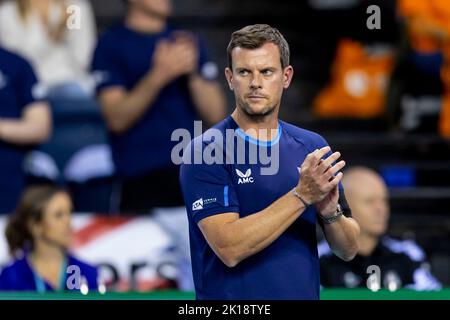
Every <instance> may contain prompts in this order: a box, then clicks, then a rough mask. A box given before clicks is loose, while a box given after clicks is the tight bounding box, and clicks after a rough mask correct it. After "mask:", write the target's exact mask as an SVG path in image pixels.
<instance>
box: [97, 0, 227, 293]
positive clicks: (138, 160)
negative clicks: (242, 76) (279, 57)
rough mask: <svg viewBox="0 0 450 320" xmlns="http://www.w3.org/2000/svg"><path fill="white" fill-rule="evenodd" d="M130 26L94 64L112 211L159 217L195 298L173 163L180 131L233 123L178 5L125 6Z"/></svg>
mask: <svg viewBox="0 0 450 320" xmlns="http://www.w3.org/2000/svg"><path fill="white" fill-rule="evenodd" d="M125 5H126V10H127V11H126V16H125V20H124V21H123V22H122V23H120V24H119V25H117V26H115V27H113V28H112V29H110V30H109V31H107V32H106V33H105V34H104V35H103V36H102V37H101V38H100V40H99V43H98V46H97V48H96V50H95V54H94V60H93V66H92V69H93V73H94V77H95V78H96V79H97V81H98V82H97V96H98V100H99V102H100V105H101V110H102V113H103V116H104V119H105V122H106V125H107V127H108V129H109V133H110V142H111V147H112V157H113V161H114V164H115V168H116V174H117V177H118V187H117V191H116V193H115V196H114V195H113V198H114V199H117V202H118V203H117V204H116V205H112V211H115V212H122V213H152V216H153V218H154V219H155V220H156V221H158V223H160V225H161V226H163V227H164V228H165V229H166V231H168V233H169V234H170V235H172V238H173V241H174V243H175V247H176V248H175V252H173V253H168V254H169V255H172V254H174V255H175V257H174V259H176V261H177V262H176V263H177V265H178V270H179V274H178V276H177V280H178V285H179V288H180V289H182V290H193V281H192V272H191V266H190V256H189V238H188V224H187V219H186V211H185V209H184V206H183V204H184V203H183V197H182V195H181V190H180V187H179V179H178V172H179V168H178V166H176V165H175V164H174V163H173V162H172V159H171V151H172V148H173V147H174V146H175V144H176V142H172V141H171V136H172V133H173V132H174V130H176V129H180V128H182V129H187V130H189V132H190V134H191V136H193V131H194V130H193V129H194V121H195V120H203V121H204V123H203V127H208V126H211V125H213V124H215V123H217V122H218V121H220V120H222V119H223V118H224V116H225V99H224V94H223V92H222V90H221V88H220V85H219V83H218V82H217V81H216V78H217V75H218V68H217V66H216V64H215V63H214V62H212V61H211V60H210V59H209V58H208V55H207V51H206V48H205V46H204V44H203V43H202V41H201V40H200V38H199V37H198V36H197V35H194V34H193V33H191V32H188V31H184V30H180V29H176V28H174V27H172V26H171V25H170V24H169V23H168V21H167V20H168V18H169V16H170V15H171V13H172V3H171V1H170V0H129V1H125Z"/></svg>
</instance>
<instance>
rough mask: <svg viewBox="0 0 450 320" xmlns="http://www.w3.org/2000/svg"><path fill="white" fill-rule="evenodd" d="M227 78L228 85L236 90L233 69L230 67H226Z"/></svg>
mask: <svg viewBox="0 0 450 320" xmlns="http://www.w3.org/2000/svg"><path fill="white" fill-rule="evenodd" d="M225 78H227V82H228V86H229V87H230V90H231V91H233V90H234V87H233V71H232V70H231V69H230V68H228V67H226V68H225Z"/></svg>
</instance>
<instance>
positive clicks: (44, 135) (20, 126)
mask: <svg viewBox="0 0 450 320" xmlns="http://www.w3.org/2000/svg"><path fill="white" fill-rule="evenodd" d="M49 135H50V128H49V126H48V125H47V124H42V123H31V122H29V121H26V120H9V119H0V140H1V141H4V142H8V143H11V144H17V145H32V144H39V143H42V142H44V141H45V140H47V139H48V137H49Z"/></svg>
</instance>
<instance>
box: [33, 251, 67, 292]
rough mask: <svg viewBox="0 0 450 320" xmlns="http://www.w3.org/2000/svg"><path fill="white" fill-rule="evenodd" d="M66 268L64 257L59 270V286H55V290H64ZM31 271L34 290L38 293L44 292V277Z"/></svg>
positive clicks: (45, 289)
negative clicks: (34, 285)
mask: <svg viewBox="0 0 450 320" xmlns="http://www.w3.org/2000/svg"><path fill="white" fill-rule="evenodd" d="M66 270H67V259H66V257H64V260H63V263H62V265H61V270H60V272H59V288H56V290H55V291H58V290H61V291H64V289H65V288H66V274H67V273H66ZM32 271H33V276H34V283H35V284H36V290H37V292H39V293H45V292H46V291H47V288H46V286H45V282H44V279H42V277H41V276H39V275H38V274H37V272H35V271H34V270H32Z"/></svg>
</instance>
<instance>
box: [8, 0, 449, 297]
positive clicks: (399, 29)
mask: <svg viewBox="0 0 450 320" xmlns="http://www.w3.org/2000/svg"><path fill="white" fill-rule="evenodd" d="M94 2H95V0H93V1H88V0H3V1H0V212H1V213H5V214H11V215H12V216H13V217H14V218H15V219H16V220H14V221H15V223H16V226H17V225H18V224H17V218H20V215H23V218H24V219H29V217H28V216H27V215H26V214H25V213H22V212H23V206H22V207H20V206H19V208H22V209H20V210H19V209H17V208H18V204H19V199H20V198H21V195H22V194H23V191H24V190H25V188H26V187H27V186H32V185H42V184H48V183H52V184H56V185H62V186H64V187H65V189H66V190H69V193H66V191H61V190H60V189H56V190H53V189H50V190H47V189H44V190H43V191H42V190H41V191H40V192H41V193H43V194H45V195H46V197H47V198H48V199H47V200H48V201H50V199H53V197H54V196H55V194H56V195H59V196H60V198H64V197H67V196H69V194H70V197H71V200H70V201H69V200H68V199H66V198H64V199H62V200H61V199H60V202H63V203H62V204H60V205H61V206H62V207H63V208H64V210H62V211H63V212H66V211H71V210H72V209H73V210H74V211H75V212H82V211H83V212H101V213H110V214H119V213H120V214H126V213H133V214H147V213H149V212H151V211H152V210H154V209H155V208H182V207H183V199H182V196H181V193H180V190H179V183H178V167H177V166H176V165H175V164H173V163H172V161H171V150H172V148H173V146H174V142H173V141H171V134H172V132H173V131H174V130H175V129H177V128H185V129H187V130H189V132H191V134H192V136H193V134H194V131H193V129H194V127H193V126H194V121H195V120H202V121H203V123H204V125H203V128H204V129H206V128H208V127H209V126H212V125H214V124H215V123H217V122H219V121H220V120H222V119H223V118H224V117H225V116H226V115H227V113H228V110H230V109H231V108H232V107H233V106H230V105H229V100H228V99H227V95H226V91H225V90H224V89H225V86H224V85H223V83H224V82H223V79H222V78H223V77H222V70H223V69H224V67H225V65H223V63H222V62H223V61H217V60H218V59H217V55H216V56H213V55H212V54H211V52H216V51H221V50H222V51H223V54H225V47H224V48H214V47H213V46H212V44H210V43H207V41H205V38H204V37H203V35H202V34H201V33H197V32H194V31H193V30H187V29H185V28H184V27H183V26H182V25H181V26H178V25H177V24H175V23H173V20H172V19H171V16H172V15H173V12H174V5H175V4H177V2H176V1H174V2H173V3H172V1H170V0H124V1H116V2H117V3H116V4H115V6H117V7H120V8H122V9H121V10H122V12H123V16H122V17H120V16H118V17H117V22H115V23H114V24H113V25H111V26H107V27H105V26H103V25H102V26H99V24H98V23H97V22H96V17H97V16H98V14H99V12H94V9H93V8H94ZM111 2H113V1H112V0H111ZM231 2H233V1H231ZM372 2H373V3H375V4H378V5H380V7H381V17H374V19H377V18H378V19H381V24H382V30H381V31H377V30H374V31H373V33H370V32H371V31H370V30H364V31H360V32H354V31H353V32H350V31H348V30H347V31H346V32H342V33H339V32H337V31H334V33H333V32H331V33H332V35H331V36H330V34H329V33H330V30H329V29H326V27H328V28H332V25H333V21H328V22H324V24H325V25H326V27H322V28H325V32H320V31H317V30H316V31H314V30H312V31H311V34H309V35H308V31H305V30H306V28H305V29H303V31H302V32H301V35H302V36H303V37H305V39H313V40H311V41H310V42H307V41H304V40H302V39H300V40H299V43H300V45H299V46H298V47H296V43H297V42H296V41H295V40H293V41H292V42H291V45H292V51H293V53H294V54H295V53H296V52H299V51H301V50H302V48H303V47H302V45H303V46H304V45H305V43H316V44H315V45H312V46H310V48H309V51H305V52H301V53H299V54H298V57H304V58H305V60H301V59H300V60H299V59H297V61H296V62H294V63H296V64H297V65H298V66H299V67H298V68H296V72H297V73H296V75H295V77H297V79H298V82H297V83H298V88H297V87H294V88H293V89H291V91H294V90H296V89H298V90H299V92H301V94H299V95H300V98H299V99H296V98H297V96H295V95H294V99H289V97H288V99H287V100H286V104H288V106H286V108H287V110H289V112H287V113H286V116H287V118H286V119H283V120H286V121H288V122H289V121H293V122H298V121H297V120H298V119H299V117H300V116H299V115H303V114H308V115H310V116H311V117H313V118H315V119H319V120H320V119H324V120H326V119H342V118H345V119H353V120H355V121H358V120H361V119H375V120H381V122H382V123H383V125H384V126H383V130H384V131H385V132H403V133H410V132H426V133H430V134H435V135H436V136H439V137H441V138H442V139H449V138H450V69H449V66H450V2H449V1H448V0H427V1H424V0H397V1H394V0H392V1H387V0H386V1H380V0H379V1H372ZM372 2H370V3H369V2H367V1H364V0H354V1H340V0H337V1H334V2H333V1H319V0H310V1H306V2H305V3H307V4H301V5H300V4H299V7H300V8H304V7H308V10H312V11H313V12H316V14H317V13H318V12H319V13H320V12H321V13H322V14H323V16H324V17H327V13H333V14H335V15H336V16H335V17H338V16H339V15H340V14H342V17H345V14H346V12H351V11H352V10H361V8H367V7H368V6H369V5H370V4H372ZM196 3H202V4H203V5H207V4H208V2H207V1H204V2H201V1H196ZM223 7H224V8H225V9H226V5H225V4H224V6H223ZM225 9H224V10H225ZM200 10H203V11H204V10H205V8H201V9H199V11H200ZM305 10H306V9H305ZM206 12H207V10H206ZM358 12H359V11H358ZM223 15H224V16H226V15H227V14H226V12H224V13H223ZM369 16H370V14H367V13H366V12H365V11H364V14H363V15H359V16H358V17H359V20H358V19H354V21H353V22H351V23H355V24H356V23H360V25H359V27H354V29H358V30H359V29H366V22H365V19H367V18H368V17H369ZM361 17H364V19H362V20H363V23H361V21H360V20H361ZM323 21H325V20H323ZM358 21H359V22H358ZM346 23H349V22H348V21H347V22H346ZM243 24H247V22H246V21H239V22H238V24H237V25H236V28H233V29H237V27H240V26H241V25H243ZM282 28H284V26H282ZM100 29H101V30H102V32H99V31H98V30H100ZM286 29H287V28H286ZM312 29H314V28H312ZM318 29H320V28H318ZM386 29H388V30H386ZM290 32H291V34H292V33H293V34H294V35H295V31H294V28H293V27H292V30H290ZM377 32H378V33H377ZM287 33H288V34H289V31H288V32H287ZM324 34H327V36H325V37H323V36H324ZM367 34H370V36H367ZM372 34H375V36H372ZM315 37H316V38H315ZM291 38H294V36H292V37H291ZM288 41H289V37H288ZM327 41H328V43H327V44H325V45H324V47H321V46H320V44H321V43H324V42H327ZM331 43H332V45H331ZM313 47H314V48H313ZM324 48H325V49H326V50H325V51H327V52H326V53H320V54H318V55H317V56H318V58H317V59H316V60H314V54H315V53H314V52H320V51H321V50H324ZM328 49H330V50H328ZM314 50H316V51H314ZM308 54H309V55H308ZM324 55H329V56H330V58H331V59H328V60H329V61H328V62H327V63H322V61H321V60H320V58H321V56H322V57H323V56H324ZM310 64H311V65H310ZM319 65H320V67H322V69H321V70H322V71H321V72H316V69H317V68H318V66H319ZM294 67H295V66H294ZM315 80H317V81H315ZM303 85H304V86H303ZM354 176H357V179H360V180H361V181H365V180H364V179H368V180H370V179H372V180H375V182H374V183H375V184H377V183H378V184H377V185H379V190H378V191H379V194H380V193H382V195H381V196H380V195H379V194H378V195H377V196H379V199H378V198H376V197H375V198H376V199H375V198H374V199H372V198H373V197H371V195H363V194H356V193H358V192H364V190H363V189H362V188H361V189H359V190H358V187H355V186H354V182H351V181H350V180H349V181H348V184H349V187H348V189H349V190H352V191H351V192H352V193H355V196H354V197H355V200H352V197H351V196H349V202H351V201H354V203H355V205H354V206H355V208H360V207H361V208H362V207H363V205H364V200H360V199H358V197H363V198H364V197H366V198H368V199H369V200H370V199H372V201H373V203H372V204H373V206H375V207H376V206H378V209H377V208H375V209H374V213H371V212H370V210H369V212H368V213H367V214H368V215H370V214H373V215H374V216H377V215H383V212H384V216H383V217H381V218H373V217H372V218H371V217H363V215H364V213H365V210H366V209H364V208H362V209H360V210H358V212H357V213H355V216H356V218H357V219H358V218H360V219H361V222H360V223H361V225H362V230H363V231H364V230H366V231H367V232H366V233H365V236H364V238H363V239H362V240H361V241H362V243H364V244H365V246H362V248H363V249H362V252H361V253H360V255H358V257H357V259H355V262H354V264H353V266H350V264H345V263H344V265H342V264H343V263H342V262H339V261H334V260H335V259H334V260H333V259H332V258H330V257H329V256H327V250H326V248H322V247H319V249H320V250H322V251H320V250H319V251H320V253H321V254H322V258H321V259H322V260H323V261H326V263H327V265H329V266H331V265H332V266H333V267H332V269H333V270H331V269H328V270H326V269H324V270H322V271H323V275H322V279H323V282H324V283H323V285H324V286H325V287H326V286H344V287H357V286H363V285H365V281H364V280H366V279H359V278H358V277H356V276H355V274H361V273H364V274H365V268H367V266H369V265H371V264H376V263H381V264H382V262H376V261H375V260H376V258H377V259H378V258H379V259H391V258H392V259H394V260H395V259H396V260H395V261H396V263H394V264H395V267H394V269H395V270H397V275H396V278H395V281H394V282H395V285H397V286H399V285H401V286H403V285H404V286H407V285H409V286H410V287H414V288H417V289H427V288H428V289H429V288H432V289H436V288H439V287H440V284H439V283H438V281H437V280H436V279H435V278H433V276H432V275H431V274H430V273H429V270H428V269H426V263H427V262H426V259H425V256H424V253H423V252H422V250H421V249H420V248H418V247H417V248H416V247H414V245H413V246H412V247H414V248H416V249H414V248H412V247H411V245H410V244H408V243H403V242H395V240H392V239H389V238H382V236H384V234H385V232H386V226H387V217H388V213H387V211H388V210H387V209H386V207H383V205H386V203H385V202H386V201H387V199H388V196H387V194H386V193H387V191H386V190H385V188H386V187H385V185H384V184H383V183H382V182H381V178H379V177H378V176H376V173H375V172H372V171H368V169H367V171H365V169H361V168H359V170H358V169H356V170H354V171H353V172H352V174H349V177H350V178H351V177H353V178H355V177H354ZM350 178H349V179H350ZM368 183H369V182H368ZM369 189H370V187H368V188H367V190H369ZM380 190H381V191H380ZM44 191H46V192H44ZM373 192H375V193H376V190H375V191H373ZM35 194H39V191H35ZM29 197H30V195H28V198H29ZM26 199H27V198H26V197H25V198H23V199H22V201H25V203H26V202H27V201H29V200H26ZM380 199H381V200H380ZM65 200H67V201H66V202H67V203H65V202H64V201H65ZM369 200H367V201H369ZM72 201H73V203H72ZM358 201H360V202H361V203H363V204H362V205H359V203H358ZM377 201H379V202H381V204H380V203H377ZM69 202H70V203H69ZM367 203H368V202H366V203H365V204H367ZM22 204H23V203H22ZM23 205H24V204H23ZM64 205H66V206H64ZM358 206H360V207H358ZM66 207H68V208H69V209H67V208H66ZM379 207H381V209H379ZM383 208H384V209H383ZM30 210H31V209H30ZM36 210H37V209H36ZM377 210H378V211H381V212H382V213H377V212H378V211H377ZM37 211H39V215H40V216H39V218H38V219H35V220H34V222H39V221H41V220H42V217H41V216H42V214H43V211H42V208H41V209H39V210H37ZM44 211H45V210H44ZM50 211H51V210H50ZM177 212H178V213H177V214H179V215H180V216H182V215H184V214H185V212H184V210H182V209H180V210H178V211H177ZM17 214H19V216H17ZM173 215H174V216H176V214H175V213H174V214H173ZM162 216H164V214H162ZM39 219H40V220H39ZM49 219H51V218H49ZM65 219H67V217H66V218H65ZM363 219H369V220H370V219H374V221H373V223H368V226H367V228H365V227H364V226H365V223H364V222H363ZM377 219H378V220H377ZM369 220H368V221H369ZM161 221H162V224H163V225H166V226H168V229H169V232H171V233H172V234H175V236H176V234H177V232H179V230H174V231H173V230H170V224H171V223H170V221H169V222H166V221H164V217H161ZM364 221H365V220H364ZM41 222H42V221H41ZM44 222H45V221H44ZM49 223H50V224H51V222H49ZM377 223H378V224H380V226H379V227H378V229H377V230H375V231H373V230H372V228H376V226H377ZM19 225H20V224H19ZM21 226H22V228H25V229H26V228H28V226H27V225H26V224H23V223H22V225H21ZM60 228H63V229H64V226H60ZM44 229H45V228H44ZM63 229H60V230H63ZM22 231H23V230H22ZM31 231H32V232H31ZM31 231H27V232H28V233H27V232H25V233H26V234H27V235H28V239H29V240H30V243H34V244H37V245H35V250H33V249H32V247H29V246H27V245H26V244H25V243H24V242H23V243H22V245H23V247H22V249H23V250H25V251H27V250H28V251H30V252H32V253H33V260H32V261H33V263H34V265H32V266H31V267H30V266H29V265H25V266H24V265H23V261H22V262H20V261H21V260H20V261H19V262H20V263H22V265H20V263H19V267H18V268H22V269H23V268H25V269H26V270H27V271H26V272H29V270H31V269H35V270H38V271H42V270H43V271H42V272H41V273H42V274H44V275H46V276H47V279H52V282H51V283H47V284H45V283H44V284H42V283H41V287H42V286H44V287H43V288H44V289H42V290H45V289H46V288H47V289H51V288H57V287H58V285H59V284H58V281H59V279H58V272H59V268H58V267H55V266H58V265H60V264H61V263H62V262H61V261H63V257H64V252H65V251H64V250H65V249H64V250H60V251H57V250H56V251H55V250H54V249H52V248H51V246H49V245H48V243H45V241H44V242H42V239H40V235H41V234H46V232H48V230H47V231H41V230H40V229H39V228H37V227H33V229H32V230H31ZM63 231H64V230H63ZM63 231H61V232H63ZM181 232H182V233H183V234H187V231H186V230H182V231H181ZM374 234H375V235H374ZM49 237H50V238H51V239H54V241H55V242H56V243H57V244H58V245H59V246H61V247H62V248H66V247H68V246H69V245H68V244H67V243H66V242H65V239H64V234H63V235H61V236H59V235H58V234H56V235H53V236H52V235H50V236H49ZM52 237H53V238H52ZM61 237H62V238H61ZM176 237H178V240H177V241H178V243H183V242H185V241H186V239H184V238H182V237H180V236H179V235H178V236H176ZM180 238H181V239H180ZM33 239H34V240H33ZM39 239H40V240H39ZM379 239H381V240H379ZM405 246H406V247H408V246H409V247H408V248H409V249H408V250H407V249H404V247H405ZM399 248H400V249H399ZM411 248H412V249H411ZM11 249H14V250H11V251H12V253H14V251H15V249H17V248H11ZM411 252H413V253H412V254H411ZM418 252H419V253H418ZM414 253H415V255H414ZM420 253H422V255H421V254H420ZM46 256H50V257H52V258H55V259H54V260H51V261H55V265H52V264H50V263H49V264H48V265H47V264H46V263H45V262H44V261H45V259H44V258H43V257H46ZM369 257H375V258H369ZM386 257H388V258H386ZM70 259H72V260H73V259H75V258H73V257H70ZM374 259H375V260H374ZM374 261H375V262H374ZM64 263H66V262H64ZM74 263H75V264H78V265H80V266H82V269H83V268H84V270H87V271H86V272H87V274H88V276H87V278H89V279H88V280H89V287H92V286H93V284H92V283H91V282H92V281H91V277H92V274H91V273H92V272H93V271H92V270H91V269H89V267H88V266H86V265H85V264H84V263H82V262H80V261H78V260H77V261H75V262H74ZM387 264H389V262H388V263H387ZM405 266H407V267H405ZM408 268H409V269H408ZM338 269H339V270H341V273H340V274H338V275H336V272H335V271H336V270H338ZM347 269H349V270H347ZM407 269H408V270H409V271H405V270H407ZM330 270H331V271H330ZM361 270H362V271H361ZM8 272H10V273H11V272H14V271H11V270H9V271H8ZM17 272H19V271H17ZM30 274H31V273H30ZM344 275H345V276H344ZM30 279H31V280H30V282H31V283H35V282H33V281H34V280H33V279H32V278H30ZM3 281H5V280H3ZM385 281H387V282H389V281H388V280H385ZM4 283H5V282H3V284H4ZM1 284H2V281H1V280H0V286H1ZM4 285H5V284H4ZM7 285H9V286H12V285H13V284H11V283H10V282H8V283H7ZM19 285H22V286H23V287H24V288H28V287H29V286H28V285H29V284H19ZM5 286H6V285H5ZM387 286H388V287H389V285H387ZM186 287H187V288H189V285H187V286H186ZM5 288H7V287H5Z"/></svg>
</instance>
